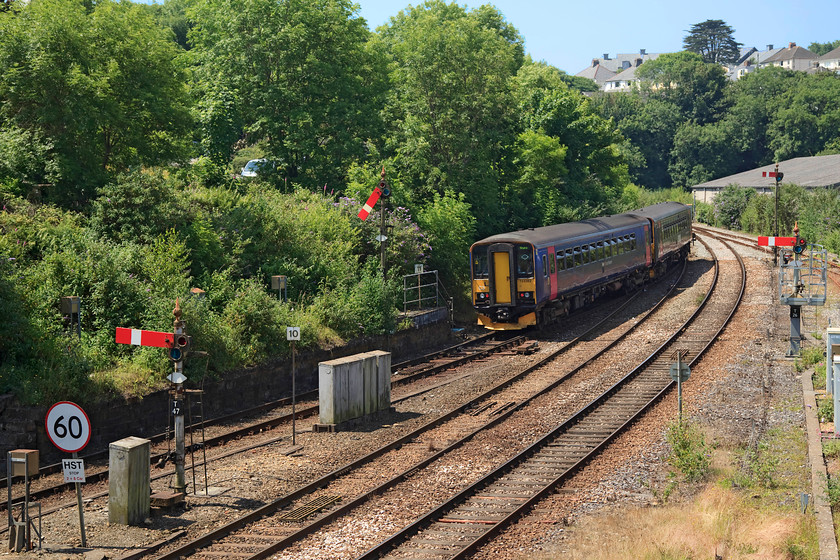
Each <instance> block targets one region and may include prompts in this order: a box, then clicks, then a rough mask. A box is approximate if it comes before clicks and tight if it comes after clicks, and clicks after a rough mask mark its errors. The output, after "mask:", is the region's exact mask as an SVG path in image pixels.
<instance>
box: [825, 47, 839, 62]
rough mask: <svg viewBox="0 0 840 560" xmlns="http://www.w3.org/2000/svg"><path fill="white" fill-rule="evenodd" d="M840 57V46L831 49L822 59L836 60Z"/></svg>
mask: <svg viewBox="0 0 840 560" xmlns="http://www.w3.org/2000/svg"><path fill="white" fill-rule="evenodd" d="M835 59H840V47H837V48H836V49H834V50H832V51H829V52H827V53H825V54H824V55H822V56H821V57H820V60H835Z"/></svg>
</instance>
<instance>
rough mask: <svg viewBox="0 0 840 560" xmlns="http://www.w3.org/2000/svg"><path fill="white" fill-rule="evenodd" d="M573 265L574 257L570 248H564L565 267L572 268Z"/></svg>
mask: <svg viewBox="0 0 840 560" xmlns="http://www.w3.org/2000/svg"><path fill="white" fill-rule="evenodd" d="M574 267H575V257H574V255H573V254H572V250H571V249H566V268H574Z"/></svg>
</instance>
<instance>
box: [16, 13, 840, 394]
mask: <svg viewBox="0 0 840 560" xmlns="http://www.w3.org/2000/svg"><path fill="white" fill-rule="evenodd" d="M707 23H708V22H707ZM724 27H725V26H724ZM723 31H727V29H723ZM715 56H717V55H715ZM639 75H640V76H642V77H644V78H645V80H646V85H645V86H644V87H643V88H641V89H640V90H639V91H637V92H636V93H633V94H628V95H620V96H613V95H610V96H605V95H601V94H594V95H589V96H585V95H584V92H587V93H589V94H591V93H593V92H595V91H596V90H597V86H596V85H595V84H594V82H591V81H588V80H585V79H583V78H578V77H573V76H569V75H568V74H566V73H565V72H562V71H560V70H558V69H557V68H554V67H552V66H550V65H548V64H546V63H544V62H535V61H534V60H532V59H531V57H530V56H528V55H527V53H526V52H525V40H524V38H523V37H522V36H521V35H520V33H519V32H518V30H517V29H515V28H514V27H513V26H512V25H511V24H510V23H509V22H507V21H506V20H505V18H504V16H503V15H502V14H501V12H499V11H498V10H497V9H496V8H495V7H493V6H491V5H484V6H481V7H478V8H475V9H467V8H466V7H464V6H461V5H459V4H457V3H446V2H444V1H442V0H427V1H425V2H423V3H420V4H418V5H409V6H407V7H406V8H405V9H404V10H403V11H401V12H399V13H398V14H397V15H396V16H394V17H393V18H391V20H390V21H389V22H388V23H387V24H385V25H383V26H381V27H380V28H379V29H377V30H375V31H371V30H369V29H368V27H367V23H366V22H365V21H364V20H363V19H361V18H360V17H359V16H358V7H357V6H356V5H355V4H353V3H352V2H350V1H349V0H317V1H303V0H225V1H222V0H166V1H165V2H164V3H163V4H159V5H141V4H134V3H131V2H116V1H114V0H98V1H97V2H90V1H88V0H38V1H33V2H11V3H10V2H5V3H3V4H2V9H0V204H2V210H0V305H2V306H3V308H4V313H5V319H4V321H3V323H2V324H0V391H13V392H15V393H16V394H18V395H20V396H21V397H22V398H24V399H26V400H28V401H30V402H46V401H48V400H50V399H53V398H56V397H61V398H73V399H79V400H82V401H84V400H86V399H89V398H92V395H101V394H103V393H109V392H111V391H120V392H123V393H136V394H142V393H144V392H145V391H148V390H149V389H150V388H153V387H156V386H159V385H160V384H162V383H164V381H163V380H164V375H165V373H166V370H167V369H168V368H169V367H170V366H169V365H168V363H167V362H164V361H163V360H162V359H161V352H160V351H159V350H157V349H149V348H140V349H137V348H128V347H124V346H119V345H116V344H115V343H114V342H113V338H114V329H115V328H116V327H139V328H145V329H151V330H168V329H169V328H170V327H171V324H172V308H173V306H174V300H175V299H176V298H178V299H179V302H180V304H181V306H182V307H183V310H184V318H185V320H186V321H187V325H188V327H187V328H188V329H189V332H190V333H191V334H192V335H193V336H194V342H195V347H196V348H197V349H201V350H207V351H208V352H209V355H208V358H207V360H206V363H204V362H202V361H201V360H192V361H191V363H190V364H188V372H187V375H188V377H190V376H196V375H198V376H200V375H203V372H204V371H205V368H206V370H207V371H208V372H210V374H211V375H218V374H220V373H221V372H224V371H225V370H229V369H232V368H237V367H242V366H248V365H252V364H256V363H259V362H262V361H265V360H268V359H271V358H274V357H277V356H282V355H283V354H284V353H285V352H286V342H285V337H284V336H283V333H284V327H285V326H287V325H290V324H292V323H294V324H296V325H298V326H301V327H302V328H303V331H302V332H303V333H304V340H303V341H302V345H303V346H306V345H312V344H321V345H329V344H334V343H338V342H340V341H342V340H346V339H348V338H351V337H355V336H362V335H370V334H382V333H388V332H391V331H393V330H394V329H396V328H399V325H398V324H397V320H398V313H397V310H398V308H399V307H400V304H401V303H402V302H401V300H402V298H401V294H400V290H401V287H402V276H403V275H405V274H408V273H411V272H413V270H414V265H415V264H424V265H426V267H427V269H432V270H436V271H438V272H439V274H440V277H441V280H442V282H443V284H444V286H446V287H447V288H448V292H449V293H450V294H451V295H453V296H454V297H455V298H456V300H457V301H456V306H457V304H458V303H460V304H461V306H464V307H468V305H469V304H468V300H467V296H466V294H467V293H468V280H469V270H468V265H467V250H468V246H469V245H470V243H472V242H473V241H475V240H476V239H478V238H480V237H484V236H486V235H490V234H493V233H497V232H499V231H507V230H511V229H515V228H527V227H536V226H541V225H546V224H550V223H557V222H562V221H567V220H577V219H584V218H588V217H592V216H595V215H602V214H608V213H613V212H620V211H624V210H627V209H630V208H634V207H638V206H643V205H645V204H647V203H650V202H654V201H658V200H665V199H671V200H674V199H676V200H682V201H686V198H687V194H686V192H685V191H684V190H682V188H681V187H684V186H689V185H690V184H692V183H694V182H698V181H701V180H705V179H707V178H711V177H716V176H720V175H724V174H726V173H730V172H733V171H738V170H741V169H744V168H748V167H752V166H755V165H761V164H764V163H768V162H769V161H771V160H772V159H773V158H786V157H794V156H797V155H807V154H812V153H818V152H823V153H828V152H831V151H840V133H838V130H840V127H838V124H840V122H838V121H840V112H838V109H837V103H836V102H834V101H835V100H836V99H837V97H838V93H840V91H839V90H838V87H840V86H838V84H840V82H839V81H838V78H837V77H836V76H835V75H833V74H819V75H806V74H804V73H792V72H787V71H783V70H780V69H767V70H761V71H759V72H756V73H754V74H750V75H749V76H747V77H746V78H745V79H744V80H741V81H739V82H737V83H732V82H729V81H728V80H726V78H725V76H724V74H723V71H722V70H721V69H720V67H719V66H717V65H714V64H708V63H707V62H705V61H704V60H703V58H702V57H701V56H700V55H697V54H694V53H690V52H685V53H677V54H674V55H663V56H661V57H660V58H659V59H657V60H655V61H653V62H648V63H645V64H644V65H643V66H642V67H641V68H639ZM255 158H265V159H266V160H267V164H266V166H265V167H264V168H263V169H264V173H261V174H260V176H259V177H258V178H256V179H252V180H245V179H242V178H234V176H235V174H236V173H237V172H238V171H239V169H240V168H241V167H242V166H244V165H245V163H246V162H247V161H248V160H250V159H255ZM382 173H385V178H386V180H387V181H388V183H389V185H390V189H391V191H392V195H391V197H390V199H388V200H387V201H385V200H383V201H382V202H380V203H378V204H377V208H376V211H375V212H374V213H373V215H372V217H371V219H368V220H367V221H361V220H360V219H359V218H358V217H357V213H358V210H359V201H363V200H365V199H366V198H367V196H368V194H369V193H370V192H371V190H372V188H373V187H374V186H375V185H376V184H377V183H379V181H380V180H381V177H382ZM637 185H639V186H642V187H647V189H644V188H640V187H639V186H637ZM671 185H676V186H677V187H678V188H677V189H675V190H667V187H670V186H671ZM733 198H734V196H733ZM755 198H761V197H755ZM722 200H724V201H725V200H727V197H724V198H723V199H722ZM742 203H743V204H741V205H740V206H738V207H737V209H736V208H735V207H734V206H733V207H732V208H731V209H730V210H727V211H725V212H724V211H721V212H718V215H719V216H720V217H721V219H723V218H724V217H726V219H727V221H728V222H729V223H735V221H738V222H739V223H741V224H742V225H745V226H747V225H748V224H751V223H754V222H755V220H761V219H764V218H765V217H766V208H764V207H762V206H759V205H758V204H757V203H756V202H755V199H750V200H745V201H742ZM821 203H823V204H824V205H825V207H830V206H831V204H832V203H833V202H832V201H830V200H825V201H821ZM386 204H387V208H386V209H385V210H384V212H385V214H386V222H387V223H386V231H385V232H384V233H385V234H386V237H387V244H386V253H387V254H386V271H387V273H386V274H385V275H383V271H382V269H381V268H380V249H381V246H380V243H379V241H377V236H378V235H379V234H380V233H381V232H380V222H379V211H380V208H382V207H383V205H386ZM733 204H734V201H733ZM797 208H798V207H797ZM736 210H737V211H736ZM797 212H798V213H797V216H799V217H800V218H801V219H802V223H803V224H805V225H803V228H813V229H815V230H816V229H818V228H819V227H823V230H820V231H824V232H825V233H826V235H828V236H829V237H830V236H831V235H832V232H833V226H834V224H833V223H829V222H823V221H821V220H823V219H824V218H825V217H824V216H822V215H820V216H817V215H813V216H812V215H810V214H809V213H808V210H807V209H806V208H805V207H804V206H803V207H801V212H799V211H797ZM706 214H707V215H709V216H712V218H714V216H713V214H714V213H713V212H711V210H709V211H706ZM736 218H737V220H736ZM809 231H810V230H809ZM281 274H282V275H286V276H287V277H288V278H289V290H288V297H289V301H288V302H285V303H284V302H282V301H279V300H278V294H276V293H275V292H273V291H272V290H271V289H270V277H271V276H272V275H281ZM194 288H199V289H200V290H203V292H201V291H199V292H196V291H195V290H193V289H194ZM202 294H203V295H202ZM67 295H76V296H80V297H81V301H82V314H81V322H82V333H81V337H80V338H79V337H74V336H72V334H71V330H70V325H69V324H68V318H67V317H63V316H62V315H61V313H60V311H59V309H60V307H59V300H60V298H61V297H62V296H67Z"/></svg>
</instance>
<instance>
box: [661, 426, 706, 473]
mask: <svg viewBox="0 0 840 560" xmlns="http://www.w3.org/2000/svg"><path fill="white" fill-rule="evenodd" d="M666 440H667V441H668V443H669V444H670V445H671V454H670V455H669V456H668V463H670V465H671V466H672V467H674V468H675V469H677V470H678V471H679V472H680V473H682V475H683V478H684V479H685V480H686V481H687V482H697V481H699V480H701V479H702V478H703V477H704V476H706V473H707V472H708V471H709V465H710V463H711V461H710V458H709V451H708V448H707V446H706V441H705V438H704V437H703V433H702V432H701V431H700V430H699V429H698V428H697V427H695V426H694V425H693V424H690V423H689V422H687V421H685V420H683V421H682V422H680V421H677V422H673V423H671V424H670V425H669V426H668V430H667V433H666Z"/></svg>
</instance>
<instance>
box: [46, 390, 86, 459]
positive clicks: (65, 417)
mask: <svg viewBox="0 0 840 560" xmlns="http://www.w3.org/2000/svg"><path fill="white" fill-rule="evenodd" d="M44 423H45V425H46V428H47V436H49V438H50V441H51V442H52V444H53V445H55V446H56V447H58V448H59V449H60V450H62V451H64V452H66V453H76V452H77V451H81V450H82V449H84V448H85V446H86V445H87V444H88V442H89V441H90V419H89V418H88V415H87V414H86V413H85V411H84V410H82V407H80V406H79V405H77V404H76V403H72V402H69V401H62V402H57V403H55V404H54V405H52V407H50V410H49V412H47V418H46V420H45V421H44Z"/></svg>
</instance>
